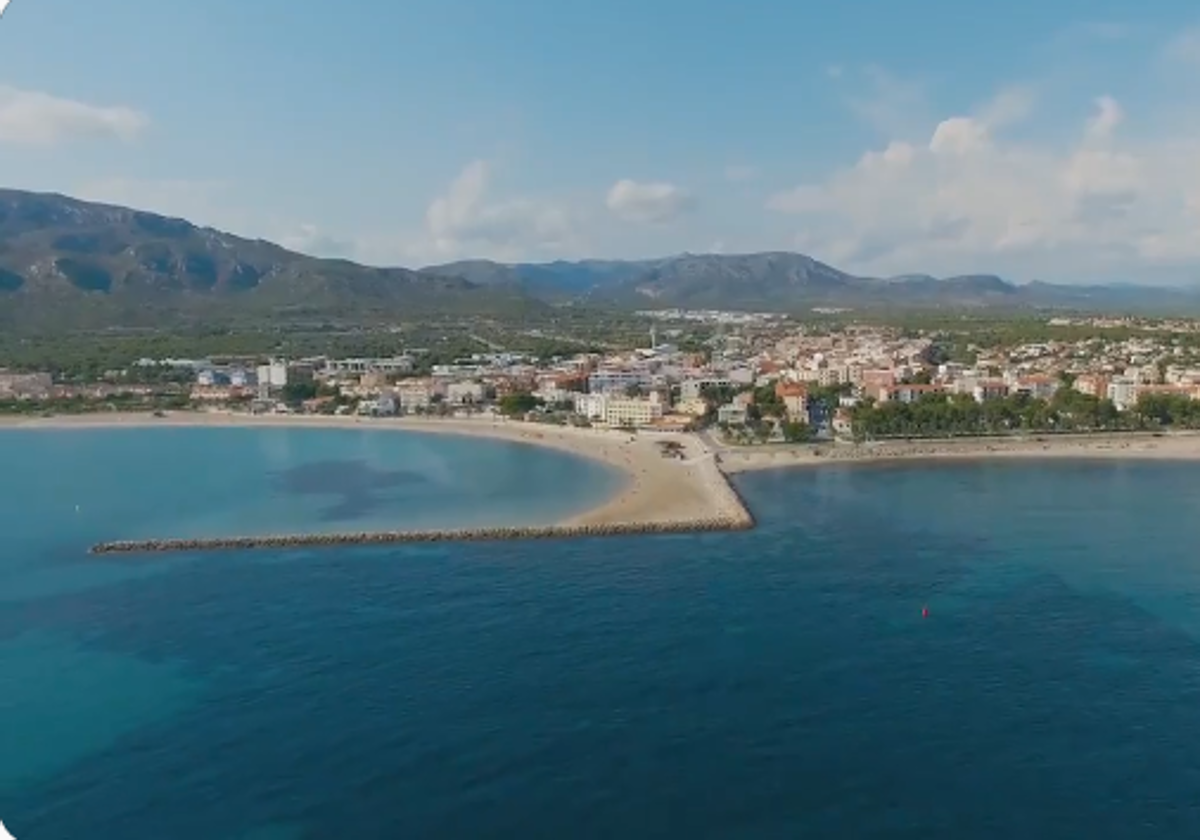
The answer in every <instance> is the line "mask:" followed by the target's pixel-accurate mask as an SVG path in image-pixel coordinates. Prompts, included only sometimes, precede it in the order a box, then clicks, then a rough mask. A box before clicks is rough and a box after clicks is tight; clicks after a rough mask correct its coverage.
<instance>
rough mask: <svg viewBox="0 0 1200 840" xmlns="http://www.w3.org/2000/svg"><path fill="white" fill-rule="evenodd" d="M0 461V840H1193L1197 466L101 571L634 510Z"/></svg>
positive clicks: (217, 465) (905, 477)
mask: <svg viewBox="0 0 1200 840" xmlns="http://www.w3.org/2000/svg"><path fill="white" fill-rule="evenodd" d="M0 464H3V467H4V468H3V470H2V471H0V491H2V493H0V500H2V502H3V506H2V508H0V526H2V528H3V543H2V544H0V820H2V821H3V822H4V824H5V825H6V826H7V827H8V828H9V830H10V831H12V833H13V834H15V835H16V836H17V837H18V838H20V840H41V838H54V840H59V839H60V838H61V839H62V840H68V838H70V839H72V840H73V838H87V840H108V838H113V840H140V839H141V838H146V839H147V840H160V838H163V839H164V840H193V839H194V840H214V838H221V839H222V840H224V838H240V839H242V840H296V839H298V838H305V839H306V840H328V838H409V837H411V838H417V837H421V838H424V837H454V838H459V837H461V838H489V837H545V838H589V837H596V838H613V837H622V838H626V837H628V838H640V837H730V838H760V837H764V838H776V837H778V838H798V837H803V838H825V837H831V838H861V837H868V838H869V837H881V838H893V837H894V838H910V837H911V838H922V840H929V838H954V840H963V839H964V838H1005V839H1006V840H1008V838H1041V837H1053V838H1064V837H1065V838H1074V837H1078V838H1139V837H1172V838H1174V837H1178V838H1197V837H1200V465H1186V464H1179V465H1174V464H1163V463H1124V464H1104V463H1062V462H1055V463H1052V464H1049V463H1046V464H1043V463H995V464H983V465H940V466H936V467H904V468H899V467H894V468H874V467H865V468H863V467H859V468H855V467H834V468H827V469H824V470H821V471H807V472H805V471H799V472H791V473H787V472H776V473H762V474H757V475H751V476H747V477H745V478H744V479H742V480H741V481H740V487H741V489H742V490H743V492H744V493H745V495H746V496H747V498H748V500H749V502H750V503H751V506H752V507H753V508H754V510H755V512H756V514H757V515H758V516H759V518H760V522H761V527H760V528H759V529H757V530H755V531H753V532H748V533H740V534H728V535H705V536H700V537H683V536H671V537H655V538H629V539H625V538H621V539H607V540H593V541H576V542H562V543H553V544H550V543H543V544H524V545H523V544H519V543H509V544H495V545H455V546H450V545H437V546H413V547H398V548H387V549H366V550H353V551H350V550H327V551H296V552H280V553H271V552H259V553H247V554H241V555H238V554H210V555H187V556H184V555H180V556H172V557H161V558H155V559H145V558H140V559H135V558H126V559H123V560H116V561H112V560H99V559H92V558H89V557H88V556H87V555H86V554H85V553H84V551H85V549H86V546H87V545H88V544H89V543H91V542H93V541H95V540H98V539H107V538H121V537H134V536H147V537H149V536H181V535H192V534H228V533H262V532H274V531H289V530H335V529H336V530H347V529H360V528H371V527H388V528H395V527H412V526H415V525H421V524H424V525H470V524H476V523H485V522H497V521H506V522H508V521H511V522H529V523H534V522H546V521H550V520H554V519H558V518H561V517H562V516H565V515H569V514H570V513H572V512H575V511H577V510H580V509H583V508H586V507H588V506H589V505H591V504H592V503H594V502H595V501H596V500H597V499H598V498H601V497H603V496H604V495H605V494H607V493H608V492H610V491H612V490H613V489H614V488H616V487H617V486H619V481H620V478H619V476H616V475H613V474H612V473H611V472H609V471H607V470H606V469H604V468H601V467H598V466H596V465H594V464H590V463H584V462H581V461H579V460H577V459H572V458H568V457H566V456H563V455H560V454H558V453H553V452H548V451H543V450H537V449H533V448H530V447H525V446H518V445H512V444H503V443H497V442H494V441H478V440H468V439H456V438H441V437H429V436H421V435H415V434H396V433H385V432H369V431H365V432H360V431H329V430H311V429H304V430H279V429H269V430H268V429H254V430H230V429H152V430H140V431H139V430H114V431H96V430H89V431H61V432H54V431H45V432H41V431H38V432H25V431H6V432H2V433H0ZM77 505H78V509H77V508H76V506H77ZM924 606H928V611H929V613H928V616H927V617H922V608H923V607H924Z"/></svg>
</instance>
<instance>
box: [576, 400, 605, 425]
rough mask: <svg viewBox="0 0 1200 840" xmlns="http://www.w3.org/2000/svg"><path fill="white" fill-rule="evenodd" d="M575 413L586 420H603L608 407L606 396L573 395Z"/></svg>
mask: <svg viewBox="0 0 1200 840" xmlns="http://www.w3.org/2000/svg"><path fill="white" fill-rule="evenodd" d="M573 399H574V402H575V413H576V414H578V415H579V416H580V417H585V418H587V419H588V420H603V419H604V412H605V411H606V410H607V407H608V400H609V397H608V395H607V394H575V395H574V396H573Z"/></svg>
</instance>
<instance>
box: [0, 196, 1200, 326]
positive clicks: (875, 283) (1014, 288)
mask: <svg viewBox="0 0 1200 840" xmlns="http://www.w3.org/2000/svg"><path fill="white" fill-rule="evenodd" d="M565 304H574V305H580V304H584V305H588V304H590V305H603V306H606V307H625V308H637V309H650V308H663V307H686V308H706V309H718V308H722V309H741V310H767V311H785V312H787V311H790V312H800V311H804V310H808V309H811V308H812V307H819V306H829V307H833V306H837V307H850V308H858V309H883V308H888V309H924V310H929V309H984V310H996V311H1005V310H1008V311H1022V310H1036V309H1064V310H1076V311H1089V312H1131V313H1133V312H1137V313H1156V314H1183V313H1185V312H1186V313H1200V289H1168V288H1149V287H1144V286H1098V285H1093V286H1075V285H1059V284H1052V283H1040V282H1034V283H1028V284H1023V285H1017V284H1013V283H1009V282H1007V281H1005V280H1003V279H1001V278H999V277H995V276H992V275H987V274H980V275H967V276H958V277H948V278H943V279H936V278H934V277H931V276H927V275H906V276H903V277H894V278H887V279H881V278H870V277H859V276H856V275H853V274H849V273H846V272H843V271H840V270H838V269H836V268H834V267H832V266H829V265H826V264H824V263H822V262H819V261H817V260H815V259H813V258H811V257H807V256H804V255H802V254H793V253H786V252H771V253H757V254H739V255H715V254H705V255H696V254H683V255H679V256H673V257H664V258H661V259H654V260H632V261H620V260H581V261H577V262H567V261H559V262H550V263H536V264H535V263H517V264H503V263H497V262H492V261H488V260H474V261H466V262H456V263H450V264H446V265H437V266H428V267H425V268H422V269H418V270H410V269H405V268H372V267H369V266H363V265H359V264H357V263H353V262H349V261H346V260H331V259H319V258H316V257H311V256H306V255H304V254H299V253H296V252H293V251H289V250H287V249H285V248H282V247H280V246H279V245H275V244H273V243H270V242H266V241H263V240H257V239H246V238H242V237H238V236H234V235H232V234H228V233H223V232H220V231H217V230H213V229H211V228H205V227H198V226H196V225H193V224H191V223H190V222H187V221H184V220H182V219H175V218H169V217H165V216H161V215H158V214H155V213H147V212H143V211H140V210H133V209H129V208H125V207H116V206H110V205H105V204H96V203H92V202H84V201H79V200H77V199H73V198H68V197H66V196H61V195H54V194H43V193H29V192H21V191H16V190H0V329H6V330H16V329H22V330H37V331H45V330H59V329H68V328H76V329H77V328H104V327H113V326H121V327H148V328H155V327H157V328H165V327H171V326H176V325H181V324H203V325H206V326H219V325H234V324H237V323H257V324H262V323H264V322H266V323H272V324H288V323H330V322H353V323H368V322H372V321H398V320H406V319H426V318H429V317H433V316H438V315H447V316H487V315H495V316H497V317H512V316H520V317H537V316H540V315H550V314H551V313H552V312H553V311H554V307H558V306H562V305H565Z"/></svg>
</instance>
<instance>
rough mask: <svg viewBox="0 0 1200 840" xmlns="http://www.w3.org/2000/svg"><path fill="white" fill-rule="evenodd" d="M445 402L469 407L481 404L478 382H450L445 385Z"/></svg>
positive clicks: (481, 386)
mask: <svg viewBox="0 0 1200 840" xmlns="http://www.w3.org/2000/svg"><path fill="white" fill-rule="evenodd" d="M446 402H448V403H450V404H451V405H470V404H473V403H480V402H483V384H482V383H480V382H450V383H449V384H447V385H446Z"/></svg>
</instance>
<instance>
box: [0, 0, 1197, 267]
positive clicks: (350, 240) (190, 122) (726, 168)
mask: <svg viewBox="0 0 1200 840" xmlns="http://www.w3.org/2000/svg"><path fill="white" fill-rule="evenodd" d="M0 186H6V187H13V188H18V189H28V190H36V191H48V192H61V193H66V194H68V195H73V196H77V197H80V198H86V199H90V200H97V201H105V202H110V203H115V204H121V205H127V206H133V207H138V208H141V209H147V210H153V211H157V212H162V213H166V214H169V215H175V216H181V217H184V218H187V219H189V220H191V221H194V222H196V223H198V224H204V225H209V226H213V227H217V228H220V229H223V230H228V231H231V232H234V233H238V234H242V235H246V236H252V237H262V238H266V239H271V240H274V241H277V242H280V243H281V244H284V245H286V246H288V247H291V248H295V249H298V250H302V251H305V252H307V253H314V254H317V255H321V256H340V257H348V258H351V259H356V260H359V261H362V262H367V263H370V264H386V265H406V266H422V265H429V264H435V263H442V262H448V261H451V260H456V259H464V258H477V257H484V258H491V259H497V260H502V261H510V262H511V261H544V260H553V259H575V258H581V257H595V258H644V257H656V256H664V255H669V254H675V253H681V252H685V251H686V252H692V253H743V252H750V251H763V250H790V251H798V252H801V253H805V254H809V255H810V256H813V257H815V258H817V259H820V260H822V261H825V262H828V263H830V264H832V265H835V266H837V267H839V268H842V269H844V270H848V271H854V272H857V273H861V274H868V275H874V276H891V275H896V274H905V273H929V274H935V275H948V274H956V273H997V274H1001V275H1002V276H1005V277H1007V278H1009V279H1012V280H1015V281H1018V282H1025V281H1029V280H1033V279H1041V280H1046V281H1057V282H1089V281H1097V282H1129V283H1151V282H1155V283H1159V282H1169V283H1173V282H1200V9H1198V8H1197V5H1196V3H1195V2H1194V0H1156V2H1154V3H1146V2H1144V0H1139V2H1130V1H1129V0H1008V2H1006V3H1004V4H1002V5H997V4H983V3H966V2H963V0H907V1H906V2H896V1H895V0H842V2H840V3H802V2H797V1H796V0H737V2H733V0H727V2H718V1H717V0H686V1H685V0H592V2H584V0H581V2H577V3H567V2H562V0H503V2H501V1H500V0H402V2H395V0H386V1H385V0H339V2H337V3H334V2H327V3H324V4H318V3H315V2H314V3H309V4H297V3H295V2H285V0H254V2H246V1H245V0H201V2H191V3H184V2H164V0H12V1H11V3H10V5H9V6H8V8H7V10H6V11H5V12H4V13H3V17H2V18H0Z"/></svg>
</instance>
